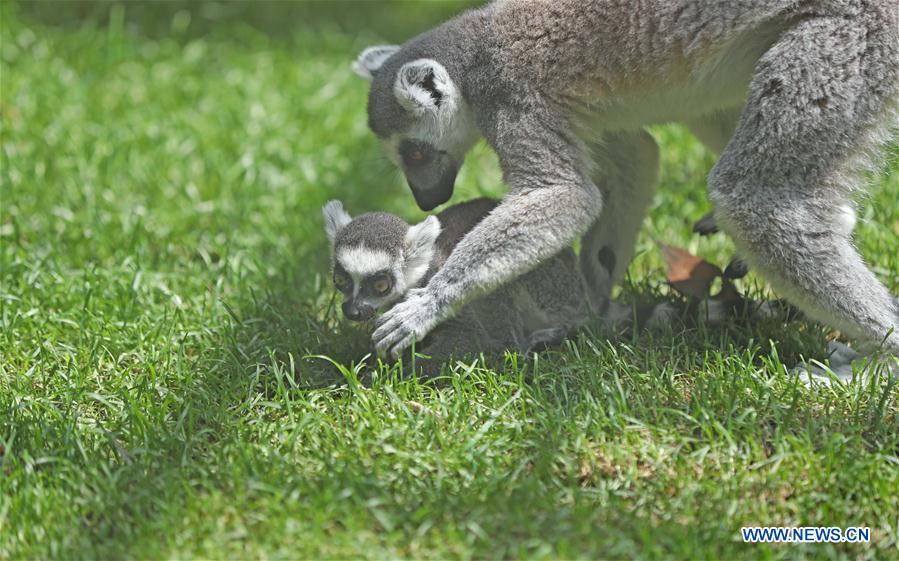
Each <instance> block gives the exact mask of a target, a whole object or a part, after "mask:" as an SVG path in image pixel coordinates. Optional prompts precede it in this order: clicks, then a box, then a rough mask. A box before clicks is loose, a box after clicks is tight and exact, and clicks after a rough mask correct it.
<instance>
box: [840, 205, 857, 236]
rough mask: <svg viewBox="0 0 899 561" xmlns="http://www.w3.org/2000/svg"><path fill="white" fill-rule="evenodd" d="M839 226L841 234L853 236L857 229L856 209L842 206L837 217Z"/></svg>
mask: <svg viewBox="0 0 899 561" xmlns="http://www.w3.org/2000/svg"><path fill="white" fill-rule="evenodd" d="M837 226H838V227H839V228H840V231H841V232H843V233H845V234H851V233H852V231H853V230H854V229H855V209H854V208H852V207H851V206H849V205H843V206H841V207H840V213H839V214H838V215H837Z"/></svg>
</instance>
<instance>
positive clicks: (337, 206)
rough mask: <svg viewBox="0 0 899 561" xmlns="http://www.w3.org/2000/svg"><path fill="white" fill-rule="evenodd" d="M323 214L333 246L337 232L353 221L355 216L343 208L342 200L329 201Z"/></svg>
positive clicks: (326, 229)
mask: <svg viewBox="0 0 899 561" xmlns="http://www.w3.org/2000/svg"><path fill="white" fill-rule="evenodd" d="M322 216H324V218H325V234H327V236H328V241H330V242H331V245H332V246H333V245H334V240H335V239H336V238H337V234H338V233H340V231H341V230H343V228H344V227H345V226H346V225H347V224H349V223H350V222H352V220H353V218H352V217H351V216H350V215H349V214H347V211H345V210H343V203H341V202H340V201H328V202H327V203H326V204H325V206H323V207H322Z"/></svg>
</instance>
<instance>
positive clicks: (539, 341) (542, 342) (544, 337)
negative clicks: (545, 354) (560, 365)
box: [524, 327, 568, 359]
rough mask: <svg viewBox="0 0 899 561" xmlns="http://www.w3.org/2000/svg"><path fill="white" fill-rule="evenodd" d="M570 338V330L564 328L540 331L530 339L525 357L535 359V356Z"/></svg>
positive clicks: (534, 333) (532, 334)
mask: <svg viewBox="0 0 899 561" xmlns="http://www.w3.org/2000/svg"><path fill="white" fill-rule="evenodd" d="M567 336H568V330H567V329H565V328H562V327H550V328H547V329H538V330H537V331H535V332H533V333H531V335H530V336H529V337H528V342H527V348H526V349H525V353H524V356H525V357H527V358H529V359H530V358H533V357H534V355H535V354H537V353H539V352H541V351H545V350H547V349H548V348H549V347H552V346H555V345H558V344H560V343H561V342H562V341H564V340H565V337H567Z"/></svg>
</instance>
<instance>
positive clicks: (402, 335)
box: [372, 288, 441, 359]
mask: <svg viewBox="0 0 899 561" xmlns="http://www.w3.org/2000/svg"><path fill="white" fill-rule="evenodd" d="M440 319H441V314H440V309H439V306H438V305H437V300H436V299H435V298H434V296H433V295H432V294H431V292H430V291H428V289H427V288H415V289H412V290H410V291H409V293H408V295H407V296H406V299H405V300H403V301H402V302H400V303H399V304H396V305H395V306H394V307H392V308H391V309H390V310H388V311H387V312H386V313H385V314H384V315H382V316H381V317H380V319H378V328H377V329H376V330H375V332H374V333H373V334H372V340H373V341H374V344H375V350H377V352H378V354H379V355H381V356H384V355H386V354H387V353H388V352H389V353H390V356H391V357H392V358H394V359H396V358H398V357H399V356H400V354H402V352H403V351H404V350H406V349H407V348H409V347H410V346H411V345H412V342H413V341H421V340H422V339H424V337H425V335H427V334H428V333H430V332H431V330H432V329H434V327H435V326H436V325H437V324H438V323H439V322H440Z"/></svg>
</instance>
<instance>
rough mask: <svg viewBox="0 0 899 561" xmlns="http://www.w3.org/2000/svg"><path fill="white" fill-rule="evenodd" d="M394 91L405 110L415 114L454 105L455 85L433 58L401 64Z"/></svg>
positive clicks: (422, 113)
mask: <svg viewBox="0 0 899 561" xmlns="http://www.w3.org/2000/svg"><path fill="white" fill-rule="evenodd" d="M393 94H394V95H395V96H396V100H397V101H398V102H399V104H400V105H402V106H403V108H404V109H406V110H407V111H410V112H412V113H414V114H416V115H419V116H420V115H424V114H428V113H431V114H434V115H437V114H439V113H445V112H446V111H447V110H451V109H452V108H453V107H454V106H455V105H456V98H457V96H458V93H457V90H456V85H455V84H454V83H453V80H452V79H451V78H450V76H449V73H448V72H447V71H446V68H444V67H443V65H442V64H440V63H439V62H437V61H436V60H431V59H429V58H421V59H418V60H415V61H412V62H407V63H406V64H404V65H403V66H401V67H400V69H399V72H397V75H396V82H394V84H393Z"/></svg>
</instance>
